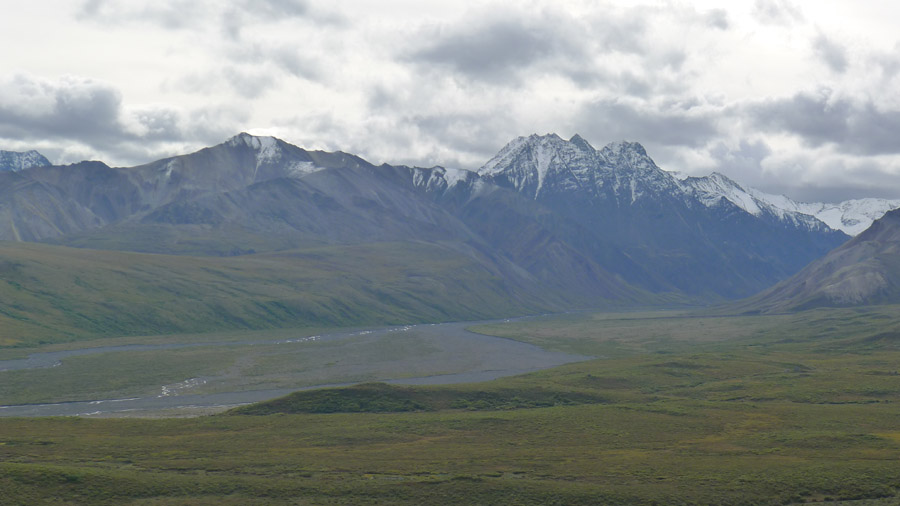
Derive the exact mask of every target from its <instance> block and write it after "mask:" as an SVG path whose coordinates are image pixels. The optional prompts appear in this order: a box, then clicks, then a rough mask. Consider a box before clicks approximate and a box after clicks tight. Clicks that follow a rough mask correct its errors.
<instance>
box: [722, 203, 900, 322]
mask: <svg viewBox="0 0 900 506" xmlns="http://www.w3.org/2000/svg"><path fill="white" fill-rule="evenodd" d="M888 303H890V304H896V303H900V210H894V211H890V212H888V213H887V214H885V215H884V216H883V217H882V218H880V219H878V220H876V221H875V222H874V223H873V224H872V226H871V227H869V228H868V229H867V230H865V231H864V232H862V233H861V234H859V235H857V236H856V237H854V238H853V239H852V240H850V241H848V242H847V243H845V244H843V245H842V246H840V247H839V248H837V249H835V250H834V251H832V252H830V253H828V254H827V255H826V256H825V257H823V258H821V259H819V260H816V261H814V262H813V263H811V264H810V265H809V266H807V267H806V268H804V269H803V270H802V271H800V272H799V273H797V274H796V275H794V276H792V277H791V278H789V279H787V280H784V281H782V282H781V283H778V284H777V285H775V286H774V287H772V288H770V289H769V290H766V291H765V292H763V293H760V294H759V295H756V296H754V297H751V298H749V299H747V300H745V301H741V302H740V303H737V304H736V305H735V306H734V308H736V309H737V310H739V311H743V312H752V313H758V312H762V313H777V312H785V311H792V310H799V309H807V308H812V307H821V306H856V305H866V304H888Z"/></svg>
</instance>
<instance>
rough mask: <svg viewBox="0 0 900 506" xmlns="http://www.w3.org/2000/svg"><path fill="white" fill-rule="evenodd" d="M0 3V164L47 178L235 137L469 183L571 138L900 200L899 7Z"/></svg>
mask: <svg viewBox="0 0 900 506" xmlns="http://www.w3.org/2000/svg"><path fill="white" fill-rule="evenodd" d="M0 2H2V3H4V4H6V5H4V6H3V10H2V12H3V13H4V15H3V17H2V18H0V43H2V47H3V48H4V49H3V51H2V52H0V149H7V150H25V149H38V150H40V151H41V152H43V153H44V154H46V155H47V156H48V157H50V158H51V160H52V161H54V162H56V163H70V162H74V161H78V160H82V159H101V160H104V161H106V162H107V163H109V164H110V165H119V166H128V165H137V164H140V163H145V162H149V161H152V160H155V159H158V158H162V157H164V156H169V155H174V154H180V153H185V152H190V151H193V150H196V149H198V148H201V147H203V146H208V145H213V144H217V143H219V142H222V141H224V140H225V139H227V138H229V137H231V136H232V135H234V134H236V133H238V132H241V131H248V132H250V133H254V134H265V135H275V136H277V137H280V138H282V139H284V140H286V141H288V142H291V143H293V144H297V145H299V146H301V147H305V148H310V149H326V150H342V151H346V152H350V153H354V154H358V155H360V156H362V157H364V158H366V159H368V160H369V161H371V162H373V163H381V162H389V163H405V164H410V165H424V166H431V165H444V166H450V167H459V168H466V169H477V168H478V167H479V166H481V165H482V164H483V163H484V162H485V161H487V160H488V159H489V158H490V157H491V156H493V155H494V154H495V153H496V152H497V151H498V150H499V149H500V148H501V147H502V146H503V145H504V144H506V143H507V142H508V141H509V140H511V139H512V138H514V137H517V136H519V135H529V134H531V133H540V134H544V133H549V132H555V133H557V134H559V135H560V136H562V137H565V138H568V137H570V136H572V135H574V134H575V133H580V134H581V135H582V136H583V137H584V138H586V139H587V140H588V141H590V142H591V143H593V144H594V146H595V147H598V148H599V147H601V146H603V145H605V144H606V143H608V142H612V141H616V140H632V141H638V142H641V143H642V144H644V146H646V148H647V150H648V152H649V154H650V155H651V156H652V157H653V158H654V159H655V160H656V162H657V163H658V164H659V165H660V166H661V167H662V168H664V169H667V170H679V171H683V172H688V173H691V174H708V173H709V172H711V171H714V170H715V171H719V172H722V173H724V174H726V175H728V176H730V177H732V178H734V179H736V180H737V181H739V182H741V183H744V184H746V185H748V186H755V187H757V188H760V189H763V190H766V191H771V192H775V193H784V194H787V195H789V196H791V197H794V198H797V199H801V200H810V201H812V200H824V201H838V200H843V199H847V198H858V197H866V196H877V197H891V198H900V31H898V30H897V29H896V24H897V22H898V20H900V3H897V2H874V1H871V2H869V1H867V2H853V1H828V0H824V1H821V0H820V1H816V2H811V1H806V2H801V1H791V0H747V1H738V2H727V3H726V2H718V1H712V0H710V1H705V0H696V1H687V0H685V1H674V0H673V1H646V2H642V1H577V0H571V1H570V0H548V1H543V0H538V1H466V0H453V1H444V0H440V1H434V0H429V1H421V0H380V1H377V2H374V1H370V0H347V1H342V0H336V1H335V0H332V1H319V0H234V1H224V0H153V1H146V2H145V1H142V0H77V1H76V0H35V1H33V2H19V1H16V2H13V1H11V0H0ZM725 5H727V7H726V6H725Z"/></svg>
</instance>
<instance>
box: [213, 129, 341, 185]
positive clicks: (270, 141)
mask: <svg viewBox="0 0 900 506" xmlns="http://www.w3.org/2000/svg"><path fill="white" fill-rule="evenodd" d="M225 145H226V146H229V147H232V148H241V147H249V148H250V149H252V150H254V151H256V168H257V170H258V169H259V168H260V167H262V166H264V165H276V164H280V163H281V162H282V161H285V159H290V158H293V157H292V156H291V155H290V154H289V153H288V152H287V151H288V148H290V147H291V146H290V145H289V144H287V143H285V142H284V141H282V140H280V139H277V138H275V137H270V136H257V135H250V134H248V133H246V132H241V133H239V134H238V135H235V136H234V137H232V138H231V139H228V140H227V141H225ZM322 169H323V168H322V167H319V166H317V165H316V164H315V163H313V162H311V161H308V160H294V161H291V162H290V163H288V164H287V165H286V166H285V170H286V172H287V174H288V175H289V176H292V177H302V176H304V175H306V174H311V173H313V172H318V171H320V170H322Z"/></svg>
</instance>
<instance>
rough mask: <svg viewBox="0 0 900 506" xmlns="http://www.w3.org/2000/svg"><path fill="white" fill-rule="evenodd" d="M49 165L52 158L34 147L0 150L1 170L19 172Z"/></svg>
mask: <svg viewBox="0 0 900 506" xmlns="http://www.w3.org/2000/svg"><path fill="white" fill-rule="evenodd" d="M48 165H51V163H50V160H48V159H47V157H45V156H44V155H42V154H40V153H38V152H37V151H35V150H33V149H32V150H30V151H25V152H19V151H3V150H0V172H18V171H20V170H25V169H30V168H32V167H46V166H48Z"/></svg>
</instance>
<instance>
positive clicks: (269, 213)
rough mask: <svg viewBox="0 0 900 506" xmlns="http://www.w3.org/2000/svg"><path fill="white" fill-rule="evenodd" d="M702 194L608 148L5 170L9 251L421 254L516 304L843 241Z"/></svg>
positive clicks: (757, 268) (261, 143) (286, 148)
mask: <svg viewBox="0 0 900 506" xmlns="http://www.w3.org/2000/svg"><path fill="white" fill-rule="evenodd" d="M703 188H705V187H704V186H703V185H701V184H699V183H698V184H695V183H690V184H688V183H685V182H683V181H679V180H678V179H676V178H675V177H673V176H672V175H671V174H670V173H668V172H666V171H663V170H661V169H660V168H659V167H657V166H656V164H655V163H654V162H653V160H652V159H651V158H650V157H649V156H648V155H647V153H646V151H645V150H644V148H643V147H642V146H640V145H639V144H636V143H614V144H610V145H608V146H606V147H604V148H603V149H600V150H596V149H594V148H593V147H592V146H591V145H590V144H589V143H588V142H587V141H585V140H584V139H582V138H581V137H579V136H575V137H573V138H572V139H570V140H568V141H567V140H563V139H561V138H559V137H558V136H555V135H547V136H531V137H522V138H519V139H516V140H514V141H512V142H511V143H510V144H509V145H507V146H506V147H504V148H503V149H502V150H501V151H500V153H498V154H497V156H495V157H494V158H493V159H491V160H490V161H489V162H488V163H487V164H485V165H484V167H482V168H481V169H480V170H478V171H476V172H470V171H464V170H458V169H446V168H442V167H434V168H429V169H426V168H413V167H403V166H391V165H381V166H374V165H372V164H370V163H368V162H366V161H365V160H363V159H361V158H359V157H356V156H353V155H349V154H346V153H340V152H337V153H326V152H320V151H307V150H304V149H301V148H299V147H296V146H292V145H290V144H287V143H285V142H283V141H281V140H278V139H275V138H272V137H255V136H251V135H247V134H240V135H238V136H236V137H234V138H232V139H230V140H228V141H227V142H225V143H223V144H220V145H217V146H213V147H210V148H206V149H202V150H200V151H198V152H196V153H191V154H187V155H183V156H176V157H172V158H167V159H163V160H159V161H156V162H152V163H149V164H146V165H142V166H138V167H130V168H113V167H108V166H106V165H104V164H102V163H100V162H82V163H79V164H74V165H69V166H64V167H40V168H32V169H30V170H27V171H19V172H3V173H0V239H4V240H20V241H42V242H49V243H54V244H61V245H68V246H77V247H88V248H94V249H113V250H130V251H141V252H151V253H167V254H190V255H216V256H236V255H245V254H251V253H261V252H272V251H282V250H289V249H293V248H302V247H310V246H319V245H340V244H366V243H375V242H379V243H385V242H393V243H404V242H418V243H422V242H425V243H429V244H439V245H441V247H442V248H445V249H447V248H449V249H450V250H452V251H454V252H455V254H457V255H462V256H465V257H466V258H468V259H471V260H475V261H476V262H478V263H479V265H481V266H482V268H484V269H485V270H486V272H491V273H493V274H492V275H493V276H496V278H497V279H498V280H502V282H503V283H506V286H507V287H508V289H509V293H511V294H516V293H519V294H522V293H528V294H542V295H544V296H546V297H547V298H548V299H553V300H555V301H558V302H560V303H563V304H566V303H573V302H575V301H588V302H585V304H592V303H595V302H596V301H598V300H602V301H618V302H621V303H628V304H634V303H656V302H660V301H663V300H687V299H691V300H717V299H720V298H723V297H724V298H734V297H740V296H746V295H748V294H751V293H755V292H756V291H758V290H761V289H763V288H766V287H768V286H771V285H772V284H773V283H775V282H777V281H779V280H782V279H784V278H786V277H788V276H789V275H791V274H793V273H795V272H797V271H798V270H799V269H801V268H802V267H803V266H804V265H806V264H807V263H808V262H809V261H811V260H813V259H815V258H818V257H820V256H822V255H824V254H825V253H826V252H827V251H829V250H830V249H832V248H833V247H835V246H837V245H839V244H841V243H842V242H843V241H845V240H846V238H847V236H846V235H844V234H843V233H841V232H837V231H834V230H832V229H830V228H829V227H827V226H825V225H824V224H822V223H821V222H820V221H818V220H815V219H814V218H810V217H809V216H806V215H803V214H802V213H793V214H791V213H781V214H779V213H778V212H776V211H774V210H773V211H771V212H768V211H766V212H763V211H761V212H760V213H758V214H754V213H752V212H748V211H747V210H746V209H745V208H744V207H742V206H739V205H737V204H735V203H734V202H732V200H729V199H728V198H713V197H712V193H711V192H710V191H708V190H704V189H703ZM704 192H705V193H704ZM758 207H760V206H759V205H758ZM760 209H763V208H762V207H760ZM786 217H787V218H786ZM373 268H377V266H373Z"/></svg>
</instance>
